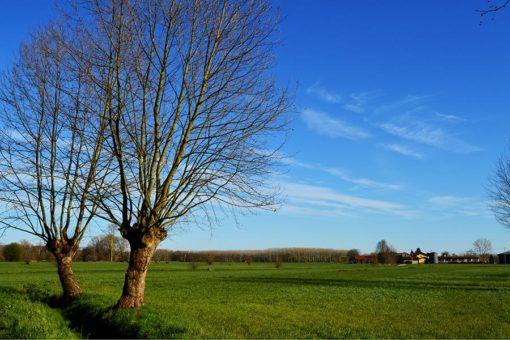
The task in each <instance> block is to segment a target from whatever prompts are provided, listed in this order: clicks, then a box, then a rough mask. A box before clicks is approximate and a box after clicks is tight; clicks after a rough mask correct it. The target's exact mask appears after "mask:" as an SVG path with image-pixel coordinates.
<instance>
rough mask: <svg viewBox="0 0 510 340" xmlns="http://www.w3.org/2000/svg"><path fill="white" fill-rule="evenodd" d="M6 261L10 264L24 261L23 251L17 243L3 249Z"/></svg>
mask: <svg viewBox="0 0 510 340" xmlns="http://www.w3.org/2000/svg"><path fill="white" fill-rule="evenodd" d="M2 253H3V255H4V259H5V260H6V261H9V262H14V261H21V260H22V259H23V249H21V246H20V245H19V244H17V243H15V242H14V243H10V244H8V245H6V246H5V247H4V249H3V252H2Z"/></svg>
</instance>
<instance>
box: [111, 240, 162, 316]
mask: <svg viewBox="0 0 510 340" xmlns="http://www.w3.org/2000/svg"><path fill="white" fill-rule="evenodd" d="M156 246H157V243H156V242H151V243H148V244H145V245H143V246H138V245H131V253H130V255H129V265H128V269H127V272H126V276H125V279H124V288H123V290H122V295H121V297H120V299H119V301H118V302H117V305H116V308H139V307H142V306H143V304H144V296H145V276H146V275H147V269H148V268H149V263H150V261H151V258H152V255H153V254H154V250H155V249H156Z"/></svg>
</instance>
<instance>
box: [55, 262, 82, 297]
mask: <svg viewBox="0 0 510 340" xmlns="http://www.w3.org/2000/svg"><path fill="white" fill-rule="evenodd" d="M55 257H56V259H57V270H58V277H59V279H60V283H61V285H62V290H63V291H64V294H63V298H64V300H66V301H68V300H72V299H74V298H75V297H77V296H78V295H80V294H81V288H80V285H79V284H78V280H77V279H76V276H75V275H74V273H73V269H72V268H71V264H72V262H73V259H72V257H71V256H70V255H56V256H55Z"/></svg>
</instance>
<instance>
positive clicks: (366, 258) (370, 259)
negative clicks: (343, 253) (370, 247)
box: [354, 255, 377, 263]
mask: <svg viewBox="0 0 510 340" xmlns="http://www.w3.org/2000/svg"><path fill="white" fill-rule="evenodd" d="M354 263H377V256H375V255H357V256H354Z"/></svg>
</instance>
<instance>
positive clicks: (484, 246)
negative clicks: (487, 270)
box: [473, 238, 492, 262]
mask: <svg viewBox="0 0 510 340" xmlns="http://www.w3.org/2000/svg"><path fill="white" fill-rule="evenodd" d="M473 251H474V252H475V254H476V255H477V256H479V257H480V260H481V261H482V262H489V257H490V255H491V253H492V243H491V241H489V240H487V239H485V238H479V239H477V240H475V241H474V242H473Z"/></svg>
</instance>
